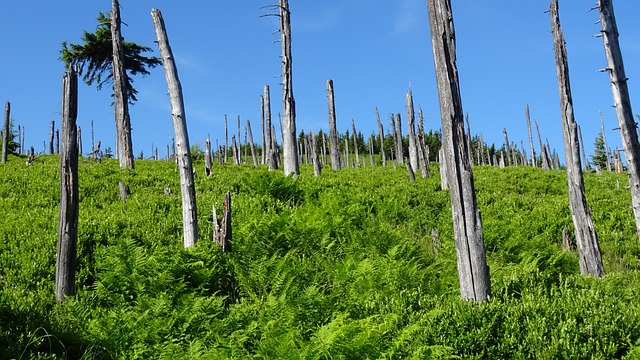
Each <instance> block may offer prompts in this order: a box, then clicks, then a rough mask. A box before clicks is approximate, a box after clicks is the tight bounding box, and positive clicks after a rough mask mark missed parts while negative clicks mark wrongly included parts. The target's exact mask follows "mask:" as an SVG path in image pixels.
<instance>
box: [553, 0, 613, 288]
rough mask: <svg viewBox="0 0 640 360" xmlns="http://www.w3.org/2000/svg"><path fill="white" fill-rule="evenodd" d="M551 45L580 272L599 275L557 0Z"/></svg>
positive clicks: (596, 241)
mask: <svg viewBox="0 0 640 360" xmlns="http://www.w3.org/2000/svg"><path fill="white" fill-rule="evenodd" d="M549 13H550V15H551V30H552V33H553V48H554V50H555V51H554V52H555V58H556V74H557V76H558V92H559V93H560V113H561V115H562V134H563V137H564V153H565V161H566V163H567V180H568V181H567V182H568V185H569V205H570V208H571V217H572V218H573V226H574V228H575V238H576V243H577V244H578V253H579V255H580V272H581V273H582V275H591V276H597V277H601V276H603V275H604V268H603V266H602V258H601V256H600V248H599V245H598V236H597V235H596V231H595V228H594V226H593V220H592V218H591V209H590V208H589V205H587V199H586V197H585V195H584V179H583V176H582V166H581V163H580V143H579V140H578V125H577V124H576V120H575V118H574V113H573V99H572V97H571V84H570V81H569V65H568V62H567V50H566V45H565V40H564V34H563V32H562V27H561V26H560V17H559V15H558V0H552V1H551V6H550V9H549Z"/></svg>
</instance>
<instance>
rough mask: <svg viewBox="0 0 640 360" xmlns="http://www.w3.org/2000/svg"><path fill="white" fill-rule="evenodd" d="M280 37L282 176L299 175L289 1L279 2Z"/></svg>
mask: <svg viewBox="0 0 640 360" xmlns="http://www.w3.org/2000/svg"><path fill="white" fill-rule="evenodd" d="M280 35H281V44H282V103H283V106H282V117H283V122H284V126H283V127H282V132H283V136H282V154H283V156H284V159H283V168H284V175H285V176H288V175H294V176H297V175H299V174H300V164H299V161H298V140H297V134H296V103H295V99H294V97H293V77H292V57H291V13H290V12H289V1H288V0H280Z"/></svg>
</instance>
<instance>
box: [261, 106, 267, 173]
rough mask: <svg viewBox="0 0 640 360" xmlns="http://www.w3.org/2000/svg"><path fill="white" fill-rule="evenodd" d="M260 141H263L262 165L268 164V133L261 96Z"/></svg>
mask: <svg viewBox="0 0 640 360" xmlns="http://www.w3.org/2000/svg"><path fill="white" fill-rule="evenodd" d="M260 129H261V131H260V140H262V149H261V150H262V151H260V155H261V159H260V164H262V165H266V164H267V152H266V150H267V132H266V128H265V121H264V96H262V95H260Z"/></svg>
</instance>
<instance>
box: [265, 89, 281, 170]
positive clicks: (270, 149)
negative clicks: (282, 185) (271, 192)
mask: <svg viewBox="0 0 640 360" xmlns="http://www.w3.org/2000/svg"><path fill="white" fill-rule="evenodd" d="M264 129H265V138H266V139H265V140H266V142H267V144H266V145H265V146H266V149H267V162H268V163H269V170H271V171H274V170H278V161H277V159H276V147H275V146H274V144H275V142H276V141H275V137H276V134H275V131H273V125H271V91H270V90H269V85H265V86H264Z"/></svg>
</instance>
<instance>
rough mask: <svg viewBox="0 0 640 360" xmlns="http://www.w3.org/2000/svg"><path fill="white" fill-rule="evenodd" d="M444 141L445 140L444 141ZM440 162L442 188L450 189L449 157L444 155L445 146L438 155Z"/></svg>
mask: <svg viewBox="0 0 640 360" xmlns="http://www.w3.org/2000/svg"><path fill="white" fill-rule="evenodd" d="M442 140H443V141H444V139H442ZM438 160H439V162H440V168H439V171H440V188H441V189H442V190H448V189H449V182H448V181H447V157H446V156H445V155H444V146H443V147H441V148H440V152H439V153H438Z"/></svg>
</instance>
